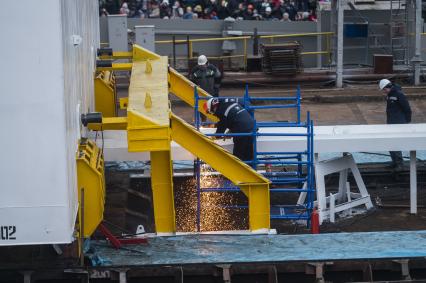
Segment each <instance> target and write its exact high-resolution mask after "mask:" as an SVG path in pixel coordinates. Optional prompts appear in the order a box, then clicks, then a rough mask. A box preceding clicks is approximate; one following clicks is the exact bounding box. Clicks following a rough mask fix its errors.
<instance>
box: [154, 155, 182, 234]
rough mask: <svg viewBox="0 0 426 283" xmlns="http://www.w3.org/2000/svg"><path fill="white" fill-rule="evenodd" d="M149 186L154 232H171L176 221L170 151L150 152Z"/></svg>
mask: <svg viewBox="0 0 426 283" xmlns="http://www.w3.org/2000/svg"><path fill="white" fill-rule="evenodd" d="M151 187H152V196H153V200H154V218H155V229H156V232H157V234H163V235H164V234H172V233H174V232H175V231H176V224H175V223H176V221H175V207H174V196H173V165H172V160H171V153H170V151H152V152H151Z"/></svg>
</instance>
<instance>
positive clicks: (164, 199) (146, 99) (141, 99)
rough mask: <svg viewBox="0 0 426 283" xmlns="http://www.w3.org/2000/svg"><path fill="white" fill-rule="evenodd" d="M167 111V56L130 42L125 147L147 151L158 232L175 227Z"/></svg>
mask: <svg viewBox="0 0 426 283" xmlns="http://www.w3.org/2000/svg"><path fill="white" fill-rule="evenodd" d="M170 113H171V112H170V105H169V91H168V82H167V57H161V56H158V55H157V54H155V53H152V52H150V51H148V50H145V49H143V48H140V47H139V46H134V47H133V67H132V75H131V79H130V86H129V99H128V103H127V144H128V149H129V151H133V152H135V151H149V152H150V156H151V187H152V194H153V202H154V218H155V226H156V231H157V233H158V234H169V233H174V232H175V231H176V226H175V209H174V197H173V166H172V160H171V152H170V143H171V135H170V132H171V130H170Z"/></svg>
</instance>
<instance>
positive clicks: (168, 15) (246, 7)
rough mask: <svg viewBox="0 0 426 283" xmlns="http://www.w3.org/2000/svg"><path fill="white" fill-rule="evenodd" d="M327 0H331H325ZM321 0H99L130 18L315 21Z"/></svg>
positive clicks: (104, 9) (105, 10)
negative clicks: (230, 18)
mask: <svg viewBox="0 0 426 283" xmlns="http://www.w3.org/2000/svg"><path fill="white" fill-rule="evenodd" d="M322 1H324V2H326V1H329V0H322ZM322 1H321V0H129V1H120V0H99V7H100V15H101V16H106V15H109V14H124V15H127V16H128V17H129V18H161V19H211V20H223V19H226V18H229V17H232V18H234V19H236V20H264V21H284V22H290V21H316V20H317V18H316V13H315V12H316V8H317V4H318V2H322Z"/></svg>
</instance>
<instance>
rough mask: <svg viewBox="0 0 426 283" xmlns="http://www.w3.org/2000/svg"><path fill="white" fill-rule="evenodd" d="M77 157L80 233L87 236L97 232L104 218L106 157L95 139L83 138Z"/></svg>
mask: <svg viewBox="0 0 426 283" xmlns="http://www.w3.org/2000/svg"><path fill="white" fill-rule="evenodd" d="M76 159H77V183H78V199H79V204H80V207H79V210H78V211H79V223H80V233H81V231H83V233H82V235H80V236H83V237H84V238H86V237H90V236H91V235H92V234H93V232H95V230H96V228H97V227H98V225H99V224H100V223H101V222H102V220H103V213H104V204H105V178H104V158H103V155H102V152H101V151H100V150H99V148H98V147H97V146H96V144H95V143H94V142H93V141H89V140H81V141H80V144H79V146H78V152H77V157H76ZM82 189H84V190H83V191H84V207H82V206H81V204H82V196H81V191H82ZM82 211H83V213H82ZM83 214H84V215H83ZM82 223H84V226H83V227H81V224H82Z"/></svg>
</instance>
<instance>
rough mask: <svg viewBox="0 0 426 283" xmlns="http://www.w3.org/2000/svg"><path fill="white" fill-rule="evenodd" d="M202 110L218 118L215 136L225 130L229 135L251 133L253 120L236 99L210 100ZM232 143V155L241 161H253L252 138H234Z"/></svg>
mask: <svg viewBox="0 0 426 283" xmlns="http://www.w3.org/2000/svg"><path fill="white" fill-rule="evenodd" d="M203 108H204V110H205V111H206V112H207V113H210V114H213V115H215V116H217V117H218V118H219V122H218V123H217V130H216V134H223V133H225V131H226V129H229V131H230V132H231V133H252V132H253V128H254V119H253V118H252V117H251V116H250V114H249V113H248V111H247V110H246V109H244V107H243V106H242V105H241V104H240V103H239V102H238V100H237V99H236V98H227V99H222V100H219V99H218V98H210V99H209V100H207V102H205V103H204V105H203ZM233 141H234V150H233V154H234V155H235V156H236V157H238V158H239V159H241V160H243V161H251V160H253V136H235V137H233Z"/></svg>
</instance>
